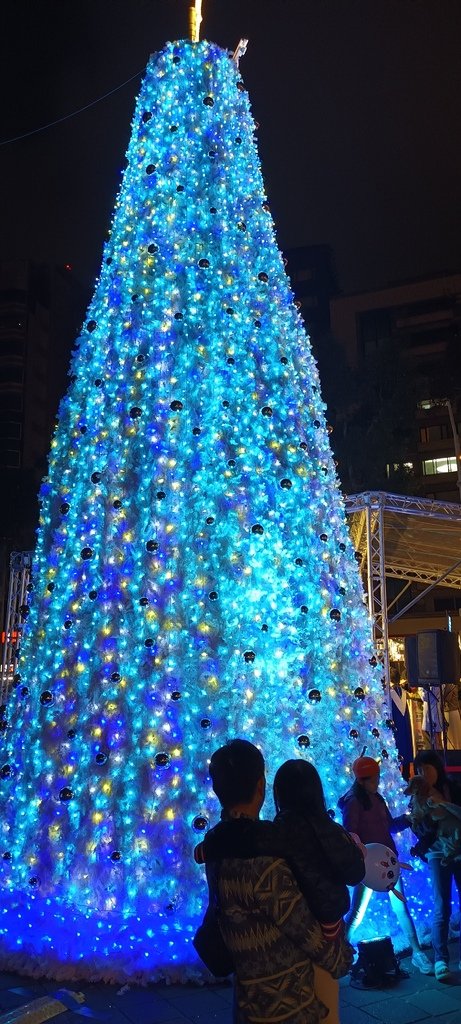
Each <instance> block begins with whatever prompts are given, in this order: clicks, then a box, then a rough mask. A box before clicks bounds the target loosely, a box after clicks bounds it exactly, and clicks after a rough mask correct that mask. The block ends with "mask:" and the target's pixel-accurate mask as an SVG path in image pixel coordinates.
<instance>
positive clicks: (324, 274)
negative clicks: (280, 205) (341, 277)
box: [284, 245, 338, 342]
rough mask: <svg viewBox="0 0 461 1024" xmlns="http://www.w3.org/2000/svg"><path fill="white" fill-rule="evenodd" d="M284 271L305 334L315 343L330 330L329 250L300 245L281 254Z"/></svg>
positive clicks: (333, 284)
mask: <svg viewBox="0 0 461 1024" xmlns="http://www.w3.org/2000/svg"><path fill="white" fill-rule="evenodd" d="M284 257H285V259H286V269H287V273H288V276H289V278H290V281H291V285H292V288H293V291H294V294H295V297H296V300H297V302H298V303H299V311H300V313H301V315H302V317H303V320H304V322H305V324H306V327H307V330H308V333H309V334H310V336H311V338H312V339H313V341H314V342H315V341H316V340H317V339H318V338H320V337H322V336H323V335H325V334H327V333H328V331H329V329H330V300H331V299H332V298H333V296H334V295H337V294H338V284H337V279H336V271H335V266H334V258H333V250H332V249H331V248H330V246H329V245H302V246H299V248H296V249H287V250H286V251H285V252H284Z"/></svg>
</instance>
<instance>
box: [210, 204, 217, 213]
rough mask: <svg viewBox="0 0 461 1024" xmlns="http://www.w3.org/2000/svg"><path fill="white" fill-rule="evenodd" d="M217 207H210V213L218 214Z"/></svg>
mask: <svg viewBox="0 0 461 1024" xmlns="http://www.w3.org/2000/svg"><path fill="white" fill-rule="evenodd" d="M217 212H218V211H217V209H216V206H210V213H217Z"/></svg>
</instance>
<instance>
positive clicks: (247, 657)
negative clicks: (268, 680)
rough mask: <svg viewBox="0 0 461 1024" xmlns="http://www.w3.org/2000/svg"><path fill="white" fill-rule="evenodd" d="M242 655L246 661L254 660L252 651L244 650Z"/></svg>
mask: <svg viewBox="0 0 461 1024" xmlns="http://www.w3.org/2000/svg"><path fill="white" fill-rule="evenodd" d="M243 657H244V659H245V661H246V662H247V663H251V662H252V661H254V660H255V657H256V655H255V652H254V651H245V652H244V654H243Z"/></svg>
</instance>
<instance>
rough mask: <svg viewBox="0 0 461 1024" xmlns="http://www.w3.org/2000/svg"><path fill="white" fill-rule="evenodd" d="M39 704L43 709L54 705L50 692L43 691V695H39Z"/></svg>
mask: <svg viewBox="0 0 461 1024" xmlns="http://www.w3.org/2000/svg"><path fill="white" fill-rule="evenodd" d="M40 704H41V705H42V707H44V708H50V707H51V705H52V704H54V696H53V694H52V693H51V690H44V691H43V693H41V694H40Z"/></svg>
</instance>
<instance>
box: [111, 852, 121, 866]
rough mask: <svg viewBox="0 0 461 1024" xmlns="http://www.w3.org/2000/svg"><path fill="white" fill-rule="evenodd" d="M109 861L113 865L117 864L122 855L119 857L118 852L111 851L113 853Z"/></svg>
mask: <svg viewBox="0 0 461 1024" xmlns="http://www.w3.org/2000/svg"><path fill="white" fill-rule="evenodd" d="M110 859H111V861H112V863H113V864H118V862H119V860H121V859H122V855H121V853H120V851H119V850H113V852H112V853H111V855H110Z"/></svg>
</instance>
